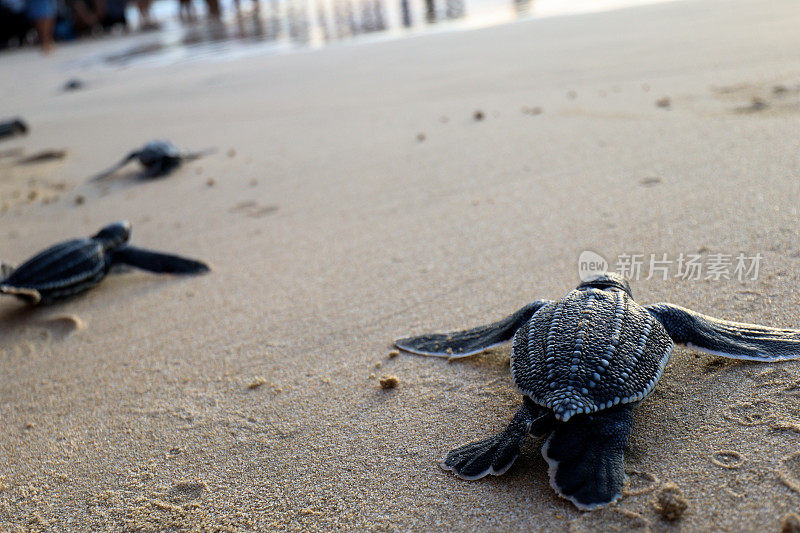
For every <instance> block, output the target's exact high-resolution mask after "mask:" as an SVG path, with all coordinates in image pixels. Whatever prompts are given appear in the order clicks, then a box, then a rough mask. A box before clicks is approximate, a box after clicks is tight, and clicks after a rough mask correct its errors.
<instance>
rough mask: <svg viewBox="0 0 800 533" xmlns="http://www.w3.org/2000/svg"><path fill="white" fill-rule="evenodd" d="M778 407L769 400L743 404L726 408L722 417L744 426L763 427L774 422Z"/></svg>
mask: <svg viewBox="0 0 800 533" xmlns="http://www.w3.org/2000/svg"><path fill="white" fill-rule="evenodd" d="M776 408H777V405H776V404H775V403H774V402H771V401H768V400H757V401H755V402H743V403H737V404H733V405H729V406H727V407H725V409H723V411H722V416H723V417H724V418H725V419H726V420H730V421H731V422H736V423H737V424H741V425H742V426H761V425H764V424H769V423H770V422H773V421H774V420H775V418H776V415H775V410H776Z"/></svg>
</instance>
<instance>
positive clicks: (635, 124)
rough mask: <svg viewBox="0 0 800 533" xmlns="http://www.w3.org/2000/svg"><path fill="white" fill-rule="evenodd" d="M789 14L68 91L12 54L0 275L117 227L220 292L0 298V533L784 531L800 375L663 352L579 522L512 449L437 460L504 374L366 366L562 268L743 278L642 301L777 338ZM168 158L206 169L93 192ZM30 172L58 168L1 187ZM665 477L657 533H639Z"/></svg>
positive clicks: (562, 274) (760, 11) (287, 58)
mask: <svg viewBox="0 0 800 533" xmlns="http://www.w3.org/2000/svg"><path fill="white" fill-rule="evenodd" d="M798 18H800V15H798V13H797V10H796V9H795V5H794V3H793V2H790V1H788V0H776V1H774V2H770V5H769V9H768V10H767V9H765V6H764V4H763V2H756V1H754V0H728V1H725V2H722V1H718V0H688V1H686V2H679V3H670V4H664V5H652V6H647V7H640V8H632V9H626V10H621V11H616V12H608V13H598V14H591V15H580V16H572V17H565V18H551V19H546V20H538V21H528V22H522V23H517V24H512V25H507V26H502V27H495V28H489V29H484V30H478V31H473V32H461V33H450V34H436V35H428V36H423V37H417V38H413V39H406V40H398V41H392V42H385V43H376V44H371V45H369V46H342V47H332V48H329V49H325V50H320V51H315V52H312V53H302V54H290V55H278V56H262V57H250V58H247V59H243V60H237V61H230V62H213V61H211V62H186V63H178V64H176V65H174V66H171V67H152V66H136V65H132V66H130V67H129V68H125V69H109V68H105V67H90V68H87V69H83V70H80V71H79V72H78V73H79V74H80V77H81V78H83V79H85V80H86V81H87V86H86V88H85V89H83V90H79V91H74V92H70V93H63V92H61V91H60V87H61V86H62V85H63V83H64V82H65V81H66V80H67V79H68V78H70V77H73V76H74V75H76V72H75V71H74V69H73V68H72V66H74V65H75V62H77V61H78V60H79V59H80V58H81V57H83V56H84V55H85V54H88V53H94V52H96V47H97V46H98V44H97V43H88V44H85V45H84V44H81V45H76V46H72V47H67V48H64V49H62V50H61V51H59V53H58V54H56V55H55V56H53V57H49V58H41V57H39V56H38V55H36V54H35V53H33V52H30V53H28V52H24V53H14V54H10V55H7V56H4V57H3V58H2V62H3V67H2V68H3V76H2V77H0V102H2V113H3V114H4V115H12V116H13V115H21V116H23V117H25V118H26V120H28V122H29V125H30V126H31V132H30V135H29V136H27V137H24V138H19V139H15V140H12V141H2V143H1V144H0V150H2V151H3V154H6V151H14V150H15V149H20V150H16V152H14V153H13V154H12V155H3V156H2V157H0V208H2V213H1V214H0V257H2V259H3V260H5V261H8V262H12V263H13V262H16V263H18V262H20V261H22V260H24V259H25V258H27V257H28V256H30V255H31V254H32V253H34V252H36V251H38V250H40V249H41V248H43V247H45V246H47V245H49V244H52V243H54V242H57V241H59V240H62V239H65V238H70V237H74V236H81V235H89V234H92V233H94V232H96V231H97V229H99V228H100V227H101V226H103V225H104V224H106V223H108V222H110V221H113V220H117V219H122V218H127V219H129V220H130V221H131V222H132V223H133V238H132V242H133V243H134V244H136V245H138V246H143V247H148V248H153V249H158V250H164V251H169V252H173V253H179V254H183V255H189V256H193V257H198V258H201V259H203V260H205V261H207V262H208V263H210V264H211V266H212V268H213V272H212V273H211V274H209V275H206V276H202V277H197V278H185V279H179V278H171V277H159V276H154V275H151V274H147V273H142V272H135V271H131V272H128V273H125V274H120V275H113V276H110V277H109V278H108V279H106V280H105V281H104V282H103V284H102V285H101V286H100V287H98V288H97V289H95V290H94V291H91V292H89V293H87V294H85V295H84V296H82V297H80V298H76V299H73V300H71V301H68V302H64V303H62V304H58V305H54V306H51V307H47V308H41V309H33V310H29V309H27V308H25V307H24V306H23V305H21V304H19V303H17V302H16V301H14V300H11V299H3V300H2V301H0V365H1V368H2V377H0V398H1V399H2V401H0V418H1V419H2V420H3V424H2V432H0V529H6V530H9V531H16V530H18V529H33V530H52V531H59V530H90V529H96V530H145V531H148V530H149V531H162V530H165V529H168V528H175V529H179V530H201V531H205V530H209V531H217V530H233V531H238V530H249V529H259V530H273V529H278V530H282V529H287V530H315V529H332V528H336V527H341V528H348V529H364V528H369V529H375V530H394V529H398V530H431V529H438V530H495V531H505V530H541V531H547V530H556V531H560V530H565V529H573V530H578V531H588V530H603V531H613V530H642V531H644V530H648V529H649V530H652V531H668V530H677V529H681V530H685V531H704V530H718V531H741V530H750V531H764V530H768V531H777V530H780V527H781V521H782V520H783V517H784V515H785V514H786V513H789V512H793V511H795V510H797V509H798V505H799V504H800V454H798V451H797V450H798V445H799V444H800V395H798V386H799V384H800V363H796V362H789V363H783V364H778V365H763V364H757V363H748V362H739V361H727V360H723V359H719V358H715V357H713V356H707V355H702V354H698V353H695V352H693V351H691V350H688V349H685V348H678V349H676V351H675V354H674V356H673V358H672V360H671V362H670V363H669V365H668V366H667V369H666V371H665V373H664V376H663V378H662V380H661V382H660V384H659V386H658V387H657V389H656V391H655V392H654V393H653V395H652V396H651V397H650V398H649V399H647V400H646V401H645V402H644V404H643V406H642V407H641V408H640V409H638V410H637V411H636V415H635V421H634V422H635V428H634V433H633V436H632V438H631V440H630V447H629V450H628V452H627V457H626V460H627V468H628V471H629V476H630V479H631V483H630V485H629V487H628V488H627V489H626V494H625V496H624V498H623V499H621V500H620V502H619V503H618V504H617V505H614V506H611V507H609V508H606V509H604V510H601V511H597V512H592V513H582V512H580V511H578V510H576V509H575V508H574V507H573V506H572V504H570V503H569V502H567V501H566V500H562V499H559V498H558V497H557V496H556V495H555V494H554V492H553V491H552V490H551V489H550V487H549V483H548V477H547V469H546V464H545V462H544V460H543V459H542V458H541V456H540V454H539V445H540V443H537V442H535V441H533V440H531V441H530V442H529V443H528V444H527V445H526V446H525V448H524V450H523V453H522V455H521V456H520V458H519V459H518V461H517V463H516V464H515V466H514V468H513V469H512V470H510V471H509V472H508V473H507V474H506V475H504V476H502V477H499V478H491V479H485V480H482V481H477V482H465V481H462V480H459V479H457V478H455V477H454V476H452V475H450V474H448V473H445V472H442V471H441V470H439V468H438V467H437V462H438V460H439V459H440V458H441V457H442V456H443V455H444V454H445V453H446V452H447V451H448V450H449V449H451V448H453V447H455V446H457V445H460V444H463V443H465V442H467V441H470V440H474V439H477V438H479V437H483V436H486V435H488V434H490V433H494V432H496V431H497V430H499V429H500V428H502V427H504V425H505V424H506V422H507V421H508V419H509V418H510V417H511V415H512V413H513V412H514V411H515V409H516V406H517V405H518V403H519V396H518V395H517V394H516V392H515V391H514V388H513V385H512V383H511V380H510V376H509V373H508V357H509V349H508V348H497V349H494V350H492V351H490V352H488V353H486V354H483V355H480V356H476V357H472V358H469V359H465V360H461V361H457V362H452V363H448V362H446V361H442V360H434V359H426V358H422V357H415V356H410V355H407V354H399V355H395V356H394V357H390V353H391V347H390V344H391V341H392V340H393V339H395V338H397V337H400V336H405V335H407V334H414V333H421V332H425V331H429V330H448V329H454V328H462V327H468V326H472V325H477V324H482V323H486V322H489V321H492V320H494V319H496V318H499V317H501V316H503V315H505V314H507V313H509V312H511V311H513V310H516V309H517V308H519V307H521V306H522V305H523V304H525V303H527V302H528V301H530V300H532V299H537V298H556V297H559V296H561V295H563V294H564V293H566V292H567V291H568V290H569V289H570V288H572V287H574V286H575V285H576V283H577V282H578V276H577V260H578V256H579V254H580V252H581V251H583V250H593V251H595V252H599V253H601V254H602V255H604V256H605V257H606V258H614V257H616V256H617V255H619V254H621V253H634V252H637V253H644V254H651V253H654V254H659V255H660V254H662V253H667V254H669V256H671V257H675V256H677V255H678V254H680V253H701V254H704V257H707V256H708V255H709V254H710V253H717V252H719V253H729V254H737V253H739V252H746V253H748V254H755V253H761V254H762V255H763V257H764V259H763V261H762V263H761V271H760V274H759V277H758V279H757V280H755V281H747V282H739V281H737V280H729V281H724V280H723V281H718V282H710V281H709V282H705V281H684V280H681V279H675V278H670V279H669V280H667V281H663V280H661V279H651V280H645V279H642V280H639V281H635V282H634V283H633V289H634V295H635V296H636V298H637V300H638V301H639V302H642V303H650V302H655V301H671V302H674V303H677V304H680V305H684V306H686V307H691V308H694V309H697V310H699V311H702V312H705V313H707V314H712V315H715V316H719V317H724V318H728V319H732V320H746V321H752V322H757V323H765V324H770V325H775V326H784V327H791V326H795V327H797V326H800V313H798V295H799V294H800V293H799V291H798V286H800V241H798V237H797V236H798V230H800V222H798V205H797V199H798V197H800V180H799V179H798V175H799V174H800V150H799V149H798V148H800V144H798V127H797V125H798V116H799V115H798V112H799V111H800V91H799V90H798V88H799V87H800V61H799V60H798V58H797V54H796V53H795V50H797V49H798V46H800V34H798V32H797V27H798V22H800V20H798ZM100 44H102V43H100ZM93 47H95V48H93ZM776 87H783V89H785V90H780V89H776ZM665 98H667V99H668V100H667V105H664V102H663V101H662V100H663V99H665ZM754 98H755V99H758V101H760V102H762V103H763V104H764V105H755V100H754ZM659 101H661V102H659ZM536 108H538V112H532V111H531V110H532V109H536ZM476 111H481V112H482V113H483V120H479V121H476V120H475V119H474V115H475V112H476ZM160 137H161V138H169V139H171V140H173V141H174V142H176V143H178V144H180V145H181V146H183V147H185V148H187V149H190V150H200V149H204V148H207V147H212V146H213V147H217V148H218V151H217V153H216V154H214V155H212V156H208V157H206V158H204V159H201V160H199V161H195V162H192V163H190V164H188V165H186V166H185V167H183V168H182V169H181V170H180V171H178V172H177V173H175V174H174V175H172V176H170V177H169V178H166V179H162V180H156V181H147V182H143V181H140V180H137V179H136V176H135V172H136V168H135V166H131V167H128V168H126V169H124V170H122V171H121V172H120V173H119V174H118V176H117V177H116V178H113V179H109V180H107V182H106V183H105V184H97V183H94V184H91V183H86V178H88V177H89V176H91V175H93V174H94V173H96V172H98V171H100V170H102V169H104V168H106V167H107V166H109V165H111V164H113V163H114V162H116V161H117V160H118V159H119V158H120V157H122V156H123V155H125V154H127V153H128V151H130V150H131V149H133V148H136V147H138V146H140V145H141V144H142V143H144V142H145V141H147V140H149V139H151V138H160ZM45 150H53V151H60V150H66V157H64V158H60V159H58V158H56V159H48V160H45V161H36V162H31V163H27V164H22V163H20V161H19V160H21V159H23V158H24V157H27V156H32V155H34V154H36V153H37V152H41V151H45ZM33 191H36V193H35V194H33ZM383 376H394V377H395V378H396V382H394V383H393V385H394V386H393V387H389V388H382V386H381V384H380V380H381V378H382V377H383ZM672 483H674V484H675V485H676V486H677V490H679V491H680V493H681V495H682V497H683V498H685V499H686V501H687V502H688V508H687V510H686V511H685V512H684V513H683V514H682V516H681V517H680V518H679V519H678V520H677V521H676V522H675V524H671V523H669V522H667V521H665V520H663V519H662V518H661V515H660V514H659V513H658V512H657V510H656V507H657V506H656V502H657V501H659V500H661V501H662V503H663V502H664V501H667V500H668V499H669V497H670V494H673V495H674V491H675V490H676V489H674V486H673V485H671V484H672Z"/></svg>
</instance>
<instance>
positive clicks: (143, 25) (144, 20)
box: [136, 0, 160, 31]
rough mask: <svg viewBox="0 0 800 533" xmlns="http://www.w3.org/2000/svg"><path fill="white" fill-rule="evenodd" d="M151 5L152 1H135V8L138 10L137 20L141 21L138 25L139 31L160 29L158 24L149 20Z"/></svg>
mask: <svg viewBox="0 0 800 533" xmlns="http://www.w3.org/2000/svg"><path fill="white" fill-rule="evenodd" d="M152 3H153V0H136V7H138V8H139V18H140V19H141V22H140V23H139V29H140V30H144V31H146V30H157V29H158V28H159V27H160V26H159V25H158V22H156V21H154V20H153V19H152V18H150V6H151V5H152Z"/></svg>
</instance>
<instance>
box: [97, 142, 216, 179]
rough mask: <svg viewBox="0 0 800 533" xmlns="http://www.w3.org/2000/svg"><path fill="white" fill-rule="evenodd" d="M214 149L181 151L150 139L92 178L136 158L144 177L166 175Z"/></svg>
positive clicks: (103, 176) (114, 169) (108, 173)
mask: <svg viewBox="0 0 800 533" xmlns="http://www.w3.org/2000/svg"><path fill="white" fill-rule="evenodd" d="M213 151H214V150H213V149H209V150H203V151H202V152H191V153H187V152H181V151H180V150H178V148H177V147H176V146H175V145H174V144H172V143H171V142H169V141H150V142H149V143H147V144H145V145H144V146H143V147H142V148H140V149H139V150H135V151H133V152H131V153H129V154H128V155H127V156H126V157H125V158H124V159H123V160H122V161H120V162H119V163H117V164H116V165H114V166H113V167H111V168H109V169H108V170H104V171H103V172H101V173H100V174H98V175H96V176H94V177H93V178H92V180H99V179H103V178H107V177H108V176H110V175H112V174H113V173H114V172H116V171H117V170H119V169H120V168H122V167H124V166H125V165H127V164H128V163H129V162H130V161H133V160H134V159H137V160H138V161H139V163H141V164H142V166H143V167H144V177H146V178H158V177H161V176H166V175H167V174H169V173H170V172H172V171H173V170H175V169H176V168H178V167H179V166H180V165H181V164H182V163H184V162H186V161H192V160H194V159H198V158H200V157H203V156H204V155H208V154H210V153H212V152H213Z"/></svg>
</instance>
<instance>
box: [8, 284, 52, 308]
mask: <svg viewBox="0 0 800 533" xmlns="http://www.w3.org/2000/svg"><path fill="white" fill-rule="evenodd" d="M0 294H10V295H11V296H16V297H17V298H19V299H20V300H24V301H26V302H27V303H29V304H31V305H36V304H38V303H39V302H41V301H42V295H41V294H40V293H39V291H37V290H36V289H26V288H25V287H12V286H11V285H0Z"/></svg>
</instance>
